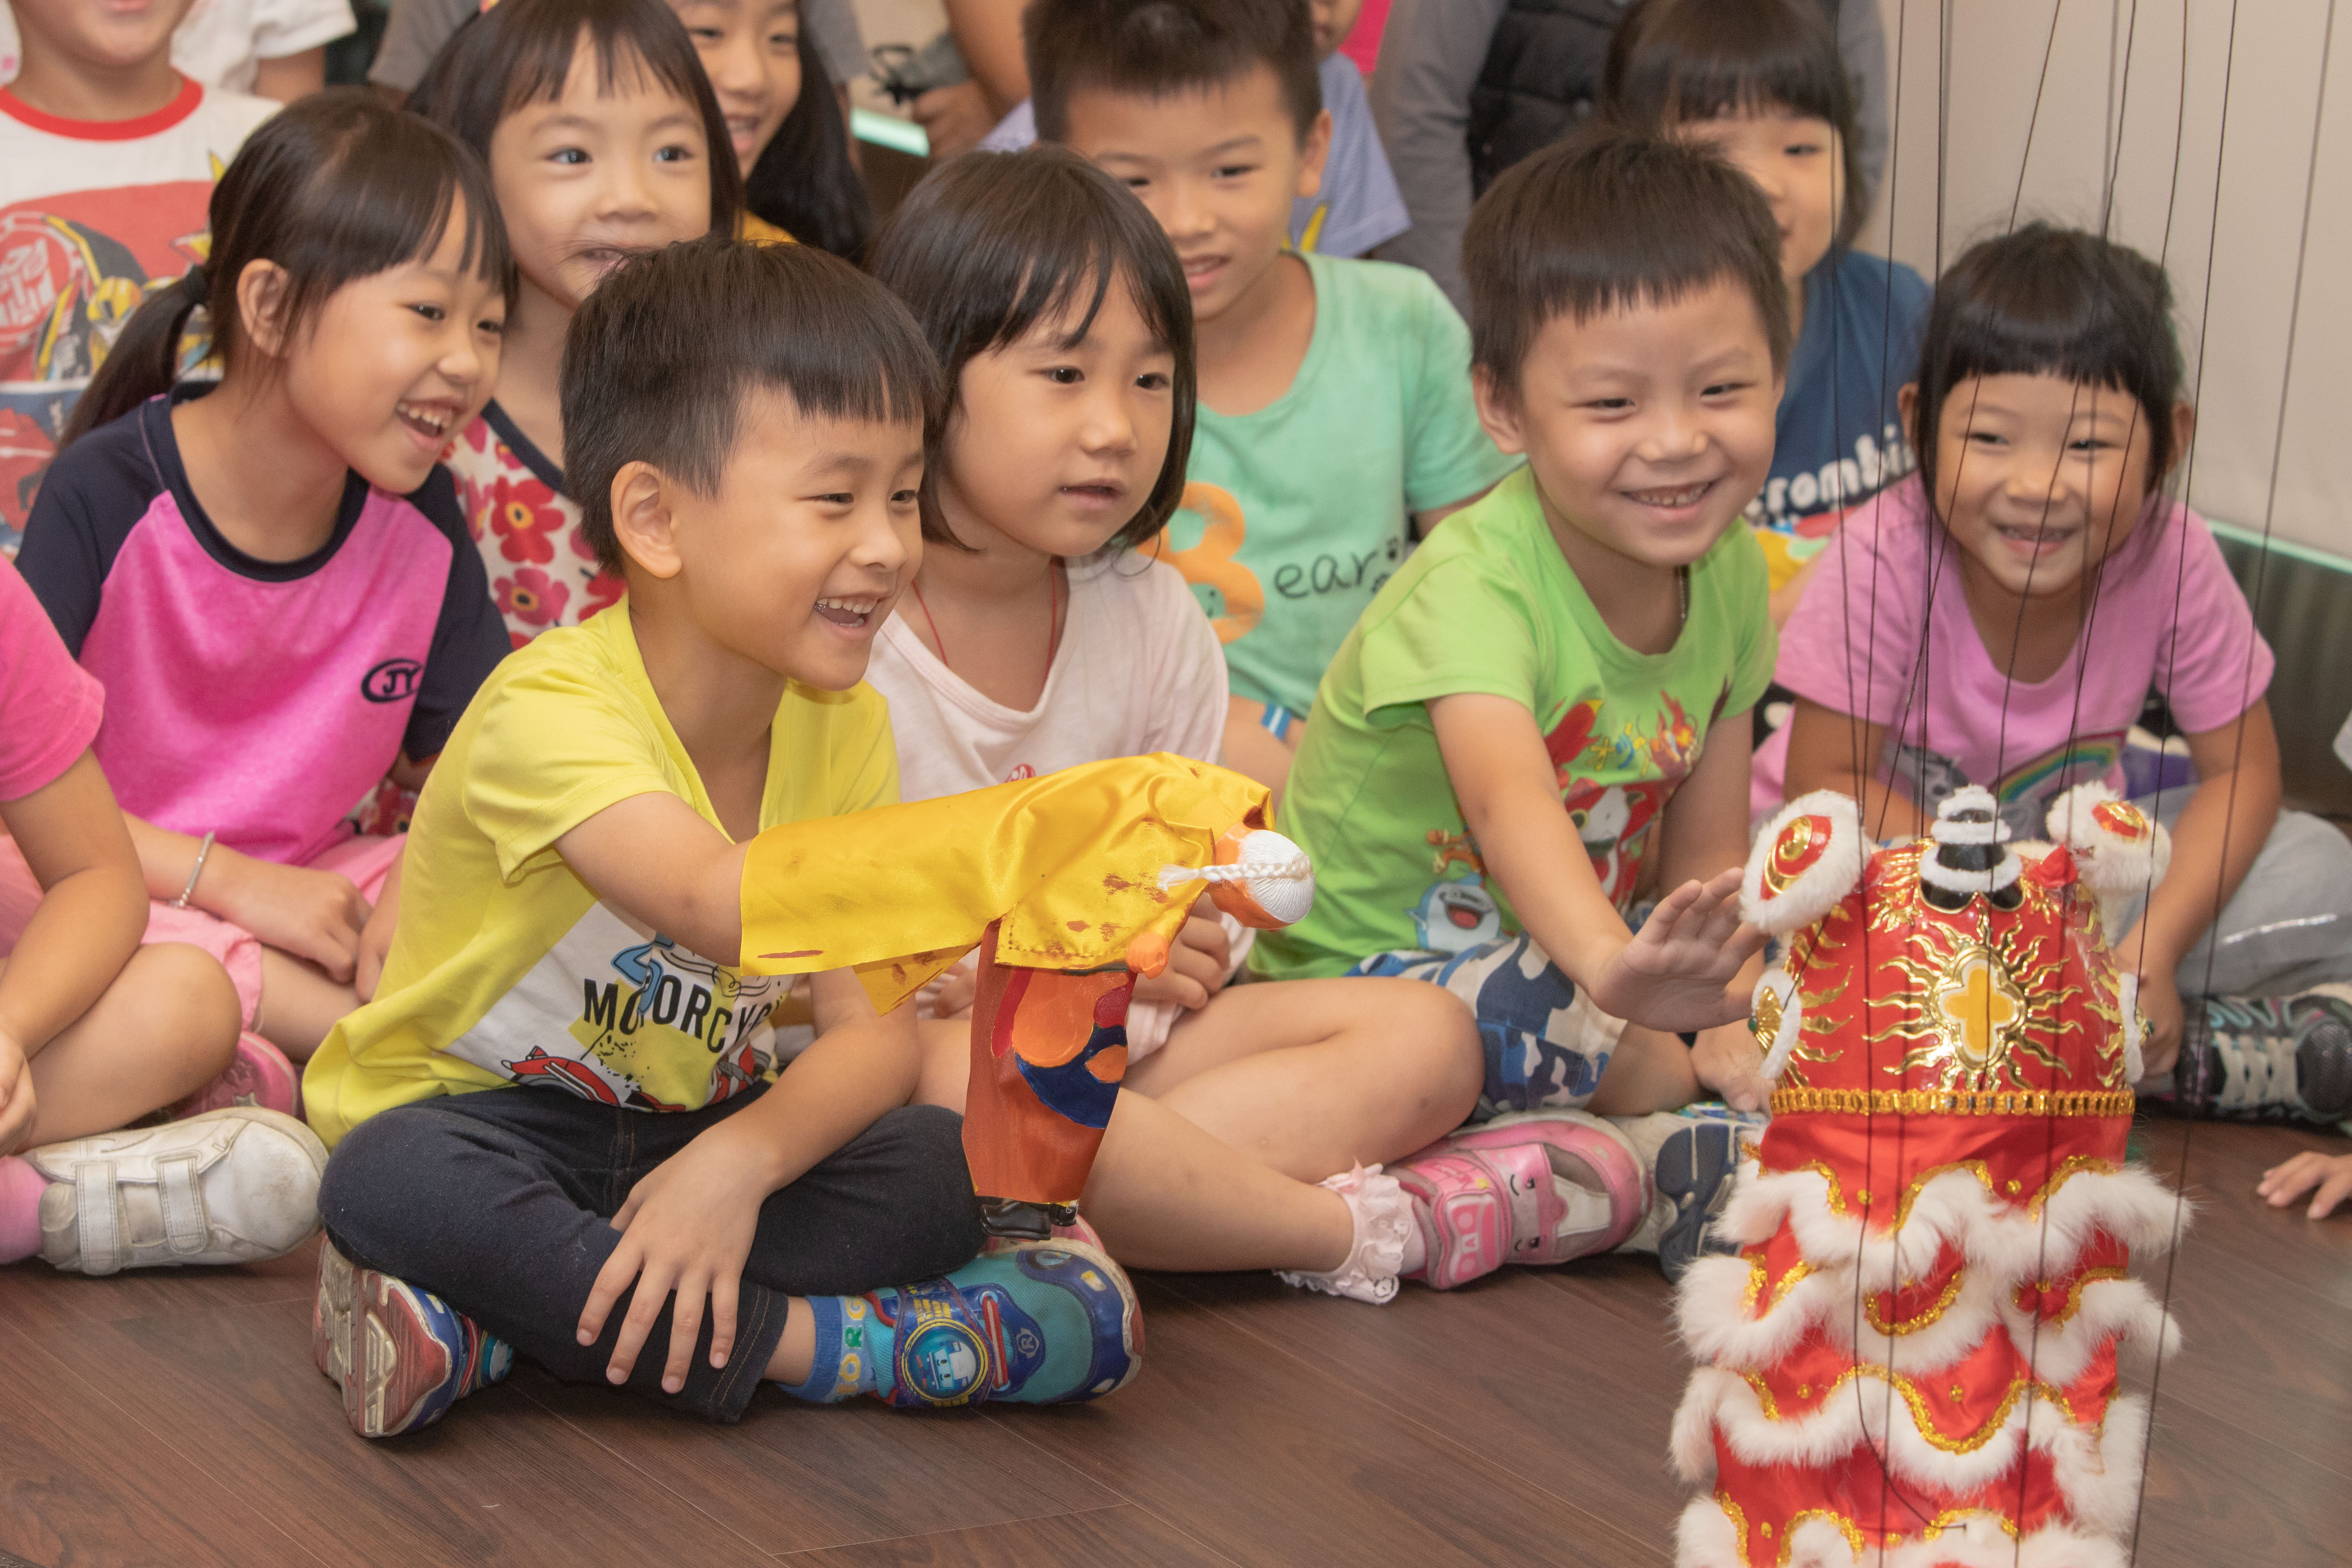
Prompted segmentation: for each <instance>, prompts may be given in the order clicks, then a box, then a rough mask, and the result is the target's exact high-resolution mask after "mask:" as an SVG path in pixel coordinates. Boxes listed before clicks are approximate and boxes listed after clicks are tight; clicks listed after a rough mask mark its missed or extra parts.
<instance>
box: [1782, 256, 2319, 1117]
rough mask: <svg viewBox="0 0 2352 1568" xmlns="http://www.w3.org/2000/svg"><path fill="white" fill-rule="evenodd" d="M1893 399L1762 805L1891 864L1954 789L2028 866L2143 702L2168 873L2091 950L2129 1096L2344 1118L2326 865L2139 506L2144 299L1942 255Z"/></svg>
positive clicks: (2189, 574) (2019, 260)
mask: <svg viewBox="0 0 2352 1568" xmlns="http://www.w3.org/2000/svg"><path fill="white" fill-rule="evenodd" d="M1901 395H1902V411H1903V416H1904V419H1905V422H1906V424H1908V426H1909V427H1910V430H1911V434H1912V440H1913V442H1914V443H1915V444H1916V446H1917V447H1918V451H1919V472H1918V475H1917V476H1916V477H1915V478H1912V479H1908V480H1906V481H1905V482H1904V483H1903V484H1901V485H1899V486H1895V488H1893V489H1891V490H1888V491H1885V492H1884V493H1883V494H1882V495H1880V496H1878V497H1874V499H1873V500H1872V501H1871V503H1870V504H1869V506H1868V507H1865V508H1864V510H1863V511H1861V512H1859V513H1857V514H1856V515H1855V516H1854V517H1852V518H1850V519H1848V521H1847V523H1846V525H1845V527H1844V528H1842V529H1841V530H1840V531H1839V533H1838V534H1837V536H1836V538H1834V539H1833V540H1832V544H1831V547H1830V549H1827V550H1825V551H1824V552H1823V554H1822V568H1821V570H1819V572H1818V573H1817V574H1816V575H1815V578H1814V580H1813V581H1812V582H1811V584H1810V585H1809V586H1808V587H1807V588H1806V590H1805V593H1804V597H1803V599H1802V600H1801V602H1800V603H1799V604H1798V606H1797V611H1796V613H1795V614H1794V615H1793V616H1791V617H1790V621H1789V624H1788V629H1787V632H1786V633H1785V635H1784V637H1783V639H1782V642H1781V646H1780V670H1779V678H1780V682H1781V684H1782V685H1786V686H1787V687H1789V688H1790V690H1791V691H1792V692H1794V693H1795V694H1796V697H1797V702H1796V714H1795V716H1794V717H1793V718H1791V720H1790V724H1789V727H1788V730H1787V731H1786V736H1787V738H1786V739H1785V741H1784V740H1782V739H1781V737H1778V736H1776V737H1773V740H1772V741H1771V742H1769V743H1767V745H1766V746H1765V747H1763V748H1762V749H1761V750H1760V751H1759V755H1758V758H1757V772H1758V776H1759V783H1760V784H1761V785H1762V786H1763V788H1764V790H1765V791H1766V792H1767V793H1768V794H1769V795H1770V796H1773V797H1778V796H1780V795H1781V794H1784V793H1785V794H1786V795H1787V796H1788V797H1790V798H1791V799H1793V798H1794V797H1796V796H1799V795H1801V794H1804V793H1806V792H1807V791H1809V790H1812V789H1822V788H1829V789H1839V790H1842V791H1843V792H1844V793H1846V794H1848V795H1851V796H1853V798H1854V799H1855V800H1859V801H1861V802H1862V804H1863V817H1864V824H1865V825H1866V826H1867V827H1868V829H1869V830H1870V831H1871V832H1872V833H1873V834H1874V835H1876V836H1879V837H1891V836H1897V835H1907V834H1910V833H1913V832H1916V831H1922V828H1923V826H1924V824H1925V823H1927V822H1929V821H1933V820H1934V815H1935V810H1936V806H1937V802H1938V801H1940V800H1943V799H1944V798H1945V797H1947V796H1948V795H1949V794H1950V793H1951V792H1952V791H1954V790H1956V789H1960V788H1962V787H1964V786H1966V785H1969V784H1978V785H1981V786H1983V787H1984V788H1986V789H1990V790H1991V791H1992V792H1993V794H1994V796H1995V797H1996V798H1997V799H1999V800H2000V802H2001V806H2000V810H2001V820H2002V821H2003V822H2004V823H2005V824H2006V825H2007V829H2008V831H2010V832H2011V833H2013V834H2014V835H2015V836H2016V837H2018V838H2019V839H2040V838H2045V837H2054V836H2056V835H2055V830H2053V829H2052V828H2051V826H2050V820H2051V818H2052V816H2053V809H2054V808H2059V805H2060V801H2061V800H2062V798H2063V797H2065V796H2067V795H2068V794H2069V793H2070V792H2072V791H2074V790H2076V789H2079V788H2081V787H2084V786H2092V787H2099V788H2112V787H2113V786H2115V785H2116V784H2119V783H2121V782H2122V781H2123V779H2124V774H2123V770H2122V768H2120V766H2119V760H2120V758H2121V757H2122V754H2123V751H2124V747H2125V743H2126V734H2127V732H2128V731H2129V729H2130V727H2131V726H2132V725H2133V724H2134V723H2135V722H2136V721H2137V719H2138V717H2139V715H2140V712H2141V708H2142V706H2143V705H2144V704H2145V702H2146V701H2147V696H2148V694H2149V693H2150V691H2151V690H2153V691H2155V692H2157V693H2159V694H2161V695H2162V696H2163V697H2164V699H2165V702H2166V705H2167V706H2168V708H2169V709H2170V712H2171V715H2172V720H2173V723H2174V724H2175V725H2176V726H2177V727H2178V728H2179V731H2180V732H2181V733H2182V734H2183V735H2184V736H2185V737H2186V739H2187V741H2188V744H2189V756H2190V758H2192V759H2193V761H2194V762H2195V764H2196V768H2197V784H2196V787H2195V788H2194V789H2190V790H2188V791H2185V792H2183V791H2179V790H2174V791H2171V792H2162V791H2159V793H2158V795H2157V796H2156V797H2155V798H2153V799H2149V800H2146V801H2145V802H2144V804H2145V805H2146V807H2147V810H2148V814H2149V815H2150V816H2156V817H2160V818H2161V819H2162V820H2163V821H2166V822H2167V823H2168V825H2169V826H2170V828H2171V833H2172V860H2171V869H2170V870H2169V871H2168V872H2166V873H2163V877H2162V880H2161V881H2160V882H2158V883H2157V884H2156V887H2155V890H2154V892H2153V893H2150V894H2147V895H2146V896H2145V898H2144V900H2143V899H2135V900H2133V901H2132V903H2131V905H2130V907H2128V908H2126V909H2124V910H2121V911H2118V912H2117V913H2119V914H2121V915H2122V919H2121V920H2120V921H2119V922H2116V923H2115V924H2113V925H2111V926H2110V929H2111V931H2112V932H2113V933H2114V936H2113V939H2112V944H2111V945H2112V946H2114V948H2115V950H2116V953H2117V954H2118V955H2119V956H2124V957H2126V958H2127V959H2128V960H2129V961H2131V962H2132V963H2134V964H2135V966H2136V967H2137V973H2138V977H2139V979H2138V986H2139V990H2138V996H2139V1008H2140V1009H2141V1011H2143V1012H2144V1013H2145V1014H2146V1015H2147V1019H2148V1021H2149V1026H2150V1027H2149V1033H2148V1036H2147V1041H2146V1044H2145V1046H2144V1048H2143V1055H2144V1059H2145V1061H2146V1066H2147V1076H2146V1078H2145V1079H2144V1080H2143V1084H2144V1086H2145V1087H2146V1088H2148V1089H2156V1090H2158V1091H2159V1092H2160V1091H2162V1090H2164V1089H2166V1088H2170V1089H2172V1090H2173V1091H2174V1092H2176V1093H2177V1094H2178V1096H2179V1100H2180V1102H2181V1103H2183V1104H2184V1106H2185V1107H2187V1108H2189V1109H2194V1110H2198V1111H2201V1112H2206V1113H2242V1114H2248V1115H2255V1114H2268V1115H2273V1116H2275V1115H2284V1114H2288V1113H2294V1114H2300V1115H2303V1116H2305V1117H2309V1118H2314V1119H2317V1120H2322V1121H2326V1122H2334V1121H2337V1120H2340V1119H2341V1118H2343V1117H2344V1116H2346V1115H2347V1114H2352V1028H2347V1025H2352V988H2347V987H2346V986H2345V985H2344V984H2342V982H2345V981H2352V938H2347V930H2352V845H2347V843H2346V842H2345V840H2344V836H2343V835H2342V834H2341V833H2339V832H2337V831H2336V830H2335V829H2334V828H2332V827H2330V826H2329V825H2328V824H2327V823H2326V822H2323V821H2319V820H2318V819H2317V818H2315V817H2310V816H2307V815H2305V814H2304V813H2302V812H2299V811H2288V812H2281V811H2280V810H2279V790H2280V783H2279V753H2278V738H2277V737H2276V735H2275V734H2274V733H2273V730H2272V727H2271V716H2270V706H2269V704H2268V702H2267V701H2266V700H2265V698H2264V695H2263V694H2264V692H2265V691H2266V689H2267V688H2268V686H2269V685H2270V679H2271V673H2272V669H2273V660H2272V656H2271V651H2270V647H2269V645H2268V644H2267V643H2264V642H2263V636H2262V633H2261V632H2259V631H2257V630H2256V629H2255V626H2254V621H2253V616H2252V612H2251V611H2250V610H2249V609H2248V608H2247V605H2246V600H2245V596H2244V594H2242V592H2240V591H2239V589H2238V585H2237V583H2236V582H2235V581H2234V580H2232V579H2231V575H2230V571H2229V568H2228V567H2227V566H2226V565H2225V564H2224V563H2223V561H2222V559H2221V549H2220V548H2219V547H2218V546H2216V545H2215V544H2214V542H2213V537H2212V535H2211V534H2210V532H2209V531H2208V530H2207V528H2206V527H2205V524H2204V522H2203V520H2202V519H2201V518H2200V517H2198V516H2197V514H2196V513H2194V512H2192V511H2190V510H2189V507H2187V506H2186V505H2185V504H2184V503H2182V502H2180V501H2178V500H2176V499H2174V498H2173V497H2170V496H2169V495H2168V494H2167V493H2166V486H2167V484H2168V481H2170V479H2171V478H2172V476H2174V475H2175V474H2177V473H2178V472H2179V470H2180V465H2181V464H2182V461H2183V460H2184V458H2185V457H2186V455H2187V454H2188V449H2189V440H2190V437H2191V435H2192V434H2193V433H2194V430H2195V411H2194V410H2193V409H2192V408H2191V407H2190V406H2189V404H2188V403H2187V402H2183V401H2182V368H2181V354H2180V347H2179V341H2178V340H2177V339H2176V338H2175V336H2174V330H2173V322H2172V288H2171V284H2170V282H2169V281H2168V279H2167V278H2166V277H2165V275H2164V271H2163V269H2162V268H2161V267H2158V266H2157V265H2156V263H2154V262H2152V261H2149V260H2148V259H2147V257H2145V256H2139V255H2137V253H2135V252H2133V251H2131V250H2129V249H2126V247H2124V246H2119V245H2116V244H2115V243H2113V242H2112V241H2109V240H2105V239H2103V238H2101V237H2099V236H2098V235H2092V234H2085V233H2081V232H2078V231H2074V230H2067V229H2059V228H2053V227H2051V226H2049V225H2043V224H2032V225H2027V226H2026V227H2024V228H2022V229H2020V230H2019V231H2018V232H2017V233H2015V234H2012V235H2004V236H2002V237H2000V238H1998V239H1990V240H1986V241H1984V242H1983V243H1982V244H1979V245H1977V246H1972V247H1971V248H1970V249H1969V251H1968V252H1967V253H1966V254H1965V255H1963V256H1961V257H1960V258H1959V259H1958V261H1956V262H1955V263H1953V264H1952V266H1951V267H1950V268H1949V269H1948V270H1947V271H1946V272H1945V274H1944V276H1943V277H1942V279H1941V280H1940V281H1939V282H1938V283H1937V287H1936V297H1935V301H1934V304H1933V306H1932V307H1931V308H1930V310H1929V313H1928V317H1927V333H1926V340H1925V344H1924V347H1923V348H1922V350H1921V351H1920V356H1919V361H1918V369H1917V379H1916V381H1915V382H1911V383H1909V384H1907V385H1906V386H1905V387H1904V388H1903V390H1902V394H1901ZM1783 747H1785V757H1786V779H1785V784H1786V787H1785V789H1782V788H1781V787H1780V786H1781V784H1782V778H1781V768H1780V764H1781V758H1782V748H1783ZM2143 904H2144V908H2143V907H2142V905H2143ZM2135 925H2136V926H2137V928H2136V929H2135V928H2134V927H2135ZM2252 934H2259V937H2260V939H2259V940H2248V939H2246V938H2247V937H2248V936H2251V935H2252ZM2184 997H2185V998H2189V1001H2187V1002H2186V1003H2184V1000H2183V998H2184ZM2176 1057H2177V1059H2178V1071H2177V1073H2176V1071H2175V1063H2176Z"/></svg>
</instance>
